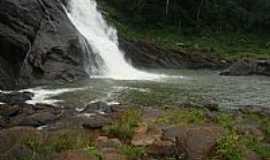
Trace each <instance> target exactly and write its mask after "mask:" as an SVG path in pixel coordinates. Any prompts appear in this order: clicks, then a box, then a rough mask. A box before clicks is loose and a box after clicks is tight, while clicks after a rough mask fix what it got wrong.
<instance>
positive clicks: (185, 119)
mask: <svg viewBox="0 0 270 160" xmlns="http://www.w3.org/2000/svg"><path fill="white" fill-rule="evenodd" d="M205 121H206V118H205V116H204V112H203V111H202V110H199V109H193V108H191V109H177V110H173V111H171V110H169V111H166V113H165V114H163V115H161V116H160V117H159V118H158V119H157V123H161V124H169V125H189V124H203V123H204V122H205Z"/></svg>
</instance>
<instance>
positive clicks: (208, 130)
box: [164, 126, 223, 160]
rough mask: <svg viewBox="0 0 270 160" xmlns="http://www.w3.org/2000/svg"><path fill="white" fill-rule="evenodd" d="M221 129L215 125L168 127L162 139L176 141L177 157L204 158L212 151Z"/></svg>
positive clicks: (221, 131) (197, 159)
mask: <svg viewBox="0 0 270 160" xmlns="http://www.w3.org/2000/svg"><path fill="white" fill-rule="evenodd" d="M222 133H223V129H222V128H219V127H215V126H205V127H191V128H184V127H183V128H181V127H180V128H169V129H167V130H165V132H164V139H167V140H171V141H175V142H176V152H177V154H178V156H179V157H183V158H184V157H185V158H186V159H191V160H205V159H207V157H208V156H209V154H210V153H211V151H213V149H214V147H215V145H216V143H217V140H218V139H219V138H220V137H221V136H222Z"/></svg>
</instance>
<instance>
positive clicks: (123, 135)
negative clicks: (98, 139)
mask: <svg viewBox="0 0 270 160" xmlns="http://www.w3.org/2000/svg"><path fill="white" fill-rule="evenodd" d="M141 116H142V113H141V111H140V110H138V109H129V110H128V111H127V112H125V113H123V115H122V116H121V117H120V118H119V120H117V121H116V122H114V123H113V124H112V125H110V126H106V127H105V128H104V130H105V132H107V133H108V134H111V135H113V136H115V137H118V138H120V139H123V140H128V139H131V138H132V136H133V134H134V131H135V128H136V127H137V126H138V123H139V122H140V119H141Z"/></svg>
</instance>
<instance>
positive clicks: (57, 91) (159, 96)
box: [30, 70, 270, 109]
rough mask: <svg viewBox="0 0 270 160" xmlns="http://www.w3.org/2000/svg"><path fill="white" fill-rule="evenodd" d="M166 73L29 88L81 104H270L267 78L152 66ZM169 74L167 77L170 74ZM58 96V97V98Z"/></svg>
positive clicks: (228, 106) (39, 98)
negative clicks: (147, 77)
mask: <svg viewBox="0 0 270 160" xmlns="http://www.w3.org/2000/svg"><path fill="white" fill-rule="evenodd" d="M151 72H156V73H162V74H166V75H168V76H167V78H163V79H161V80H159V81H121V80H112V79H91V80H87V81H81V82H76V83H68V84H57V85H51V86H47V87H46V86H44V87H42V89H41V88H40V87H39V88H35V89H31V90H30V91H33V92H35V93H36V95H39V96H37V97H36V98H35V99H34V102H35V101H36V102H42V101H44V102H47V103H50V102H51V103H56V104H57V103H58V104H65V105H69V106H74V107H82V106H85V105H87V104H88V103H92V102H95V101H105V102H108V103H122V104H128V105H134V106H138V105H139V106H152V107H155V106H156V107H158V106H174V105H180V104H186V103H193V104H201V103H203V102H210V103H216V104H218V105H219V106H220V107H221V108H223V109H235V108H239V107H244V106H246V105H256V106H264V107H267V106H270V95H269V93H270V78H269V77H264V76H248V77H242V76H240V77H234V76H219V75H218V71H209V70H158V71H155V70H152V71H151ZM170 75H171V77H170ZM59 100H60V101H59Z"/></svg>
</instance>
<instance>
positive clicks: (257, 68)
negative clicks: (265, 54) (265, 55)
mask: <svg viewBox="0 0 270 160" xmlns="http://www.w3.org/2000/svg"><path fill="white" fill-rule="evenodd" d="M220 74H221V75H226V76H247V75H265V76H270V61H269V60H248V59H245V60H240V61H238V62H236V63H234V64H232V65H231V66H230V67H229V68H228V69H226V70H225V71H223V72H221V73H220Z"/></svg>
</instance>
